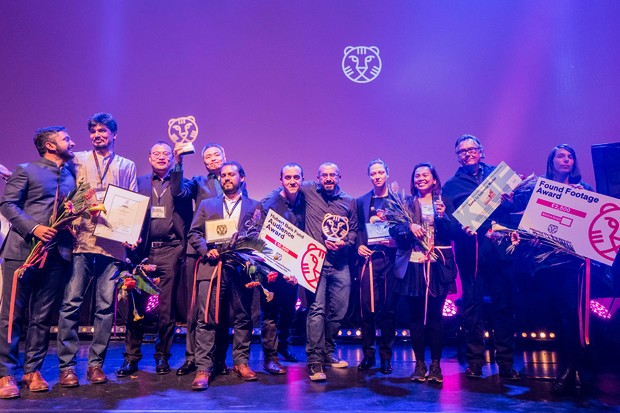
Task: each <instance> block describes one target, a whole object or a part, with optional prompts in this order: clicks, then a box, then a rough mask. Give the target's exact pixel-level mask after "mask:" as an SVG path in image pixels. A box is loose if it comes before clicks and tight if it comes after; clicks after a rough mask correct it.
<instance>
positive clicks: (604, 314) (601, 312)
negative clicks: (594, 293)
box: [590, 300, 611, 320]
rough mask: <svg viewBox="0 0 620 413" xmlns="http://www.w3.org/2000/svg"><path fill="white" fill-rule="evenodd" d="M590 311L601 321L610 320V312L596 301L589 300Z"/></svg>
mask: <svg viewBox="0 0 620 413" xmlns="http://www.w3.org/2000/svg"><path fill="white" fill-rule="evenodd" d="M590 311H592V313H593V314H594V315H595V316H597V317H599V318H602V319H603V320H609V319H610V318H611V311H609V310H608V309H607V307H605V306H604V305H603V304H601V303H599V302H598V301H596V300H590Z"/></svg>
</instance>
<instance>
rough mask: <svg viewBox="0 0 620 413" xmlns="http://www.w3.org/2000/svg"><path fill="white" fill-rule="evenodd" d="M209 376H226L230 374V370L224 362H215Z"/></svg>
mask: <svg viewBox="0 0 620 413" xmlns="http://www.w3.org/2000/svg"><path fill="white" fill-rule="evenodd" d="M211 374H213V375H215V376H227V375H229V374H230V369H229V368H228V366H227V365H226V362H225V361H220V362H216V363H215V364H214V365H213V370H211Z"/></svg>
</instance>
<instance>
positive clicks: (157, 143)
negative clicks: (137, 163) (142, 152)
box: [149, 141, 174, 155]
mask: <svg viewBox="0 0 620 413" xmlns="http://www.w3.org/2000/svg"><path fill="white" fill-rule="evenodd" d="M155 145H166V146H167V147H169V148H170V149H174V148H173V147H172V145H170V142H166V141H157V142H155V143H154V144H152V145H151V149H149V155H150V154H151V151H152V150H153V146H155Z"/></svg>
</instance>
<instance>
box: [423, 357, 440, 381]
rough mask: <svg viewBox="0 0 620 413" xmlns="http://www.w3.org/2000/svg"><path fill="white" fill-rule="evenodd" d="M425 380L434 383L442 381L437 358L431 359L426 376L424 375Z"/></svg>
mask: <svg viewBox="0 0 620 413" xmlns="http://www.w3.org/2000/svg"><path fill="white" fill-rule="evenodd" d="M426 380H428V381H429V382H431V381H434V382H435V383H443V374H442V373H441V366H440V365H439V360H433V361H431V366H430V368H429V369H428V376H426Z"/></svg>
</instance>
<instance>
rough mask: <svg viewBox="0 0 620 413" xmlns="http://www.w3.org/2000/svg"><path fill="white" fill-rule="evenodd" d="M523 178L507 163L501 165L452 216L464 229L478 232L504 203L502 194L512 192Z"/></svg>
mask: <svg viewBox="0 0 620 413" xmlns="http://www.w3.org/2000/svg"><path fill="white" fill-rule="evenodd" d="M520 183H521V178H519V175H517V174H516V173H515V172H514V171H513V170H512V169H510V167H509V166H508V165H506V163H505V162H502V163H500V164H499V165H497V167H496V168H495V169H494V170H493V172H491V174H490V175H489V176H487V178H486V179H485V180H484V181H482V183H481V184H480V186H478V188H476V189H475V190H474V192H472V193H471V195H470V196H469V197H467V199H466V200H465V202H463V203H462V204H461V205H460V206H459V207H458V208H457V210H456V211H454V213H453V214H452V216H454V218H456V220H457V221H459V222H460V223H461V225H463V226H464V227H469V228H470V229H471V230H472V231H474V232H475V231H477V230H478V228H480V226H481V225H482V224H483V223H484V221H486V220H487V218H489V216H491V214H492V213H493V211H495V210H496V209H497V207H498V206H499V204H501V203H502V194H506V193H509V192H512V190H513V189H515V188H516V187H517V185H519V184H520Z"/></svg>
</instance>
